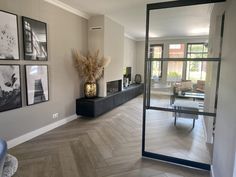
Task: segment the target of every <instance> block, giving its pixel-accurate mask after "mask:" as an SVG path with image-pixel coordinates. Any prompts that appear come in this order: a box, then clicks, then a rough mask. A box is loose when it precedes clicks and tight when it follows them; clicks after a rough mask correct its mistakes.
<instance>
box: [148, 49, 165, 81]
mask: <svg viewBox="0 0 236 177" xmlns="http://www.w3.org/2000/svg"><path fill="white" fill-rule="evenodd" d="M162 57H163V45H162V44H154V45H151V46H150V58H162ZM162 69H163V62H162V61H153V62H152V68H151V71H152V75H151V77H152V79H153V80H158V79H159V78H161V77H162Z"/></svg>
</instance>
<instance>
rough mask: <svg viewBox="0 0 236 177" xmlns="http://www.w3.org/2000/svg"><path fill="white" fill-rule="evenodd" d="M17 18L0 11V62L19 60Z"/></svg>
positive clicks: (14, 15)
mask: <svg viewBox="0 0 236 177" xmlns="http://www.w3.org/2000/svg"><path fill="white" fill-rule="evenodd" d="M17 19H18V16H17V15H16V14H12V13H9V12H5V11H1V10H0V60H19V58H20V54H19V40H18V20H17Z"/></svg>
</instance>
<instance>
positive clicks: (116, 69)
mask: <svg viewBox="0 0 236 177" xmlns="http://www.w3.org/2000/svg"><path fill="white" fill-rule="evenodd" d="M104 27H105V28H104V56H109V57H110V58H111V63H110V64H109V66H108V67H107V68H105V72H104V73H105V74H104V79H105V84H106V82H109V81H114V80H122V79H123V66H124V27H123V26H122V25H120V24H118V23H116V22H115V21H113V20H111V19H110V18H108V17H105V23H104ZM105 92H106V87H105Z"/></svg>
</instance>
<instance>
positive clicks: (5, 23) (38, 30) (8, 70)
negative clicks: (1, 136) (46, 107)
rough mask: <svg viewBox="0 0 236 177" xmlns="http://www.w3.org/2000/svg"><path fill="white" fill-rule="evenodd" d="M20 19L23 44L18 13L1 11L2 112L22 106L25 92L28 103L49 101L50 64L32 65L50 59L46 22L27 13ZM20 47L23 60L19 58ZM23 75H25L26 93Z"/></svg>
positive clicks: (0, 75)
mask: <svg viewBox="0 0 236 177" xmlns="http://www.w3.org/2000/svg"><path fill="white" fill-rule="evenodd" d="M21 20H22V38H23V46H22V47H20V42H19V29H18V15H16V14H14V13H11V12H6V11H3V10H0V112H4V111H9V110H12V109H16V108H21V107H22V98H23V97H22V95H25V99H26V103H27V104H26V105H27V106H30V105H34V104H39V103H43V102H47V101H49V78H48V72H49V71H48V65H46V64H38V63H35V64H32V62H35V61H46V62H47V61H48V50H47V24H46V23H44V22H41V21H38V20H34V19H31V18H28V17H24V16H22V18H21ZM21 48H22V49H23V50H22V51H23V57H24V60H20V58H21V57H20V49H21ZM10 61H11V62H10ZM9 62H10V64H8V63H9ZM17 62H18V63H17ZM28 62H30V63H28ZM22 63H23V65H24V67H23V66H22V67H21V65H20V64H22ZM23 69H24V72H23V71H21V70H23ZM21 75H25V77H23V78H24V79H25V82H24V83H25V88H26V89H25V92H23V91H22V85H21V80H22V79H21ZM22 93H23V94H22Z"/></svg>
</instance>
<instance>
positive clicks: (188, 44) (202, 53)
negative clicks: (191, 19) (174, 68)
mask: <svg viewBox="0 0 236 177" xmlns="http://www.w3.org/2000/svg"><path fill="white" fill-rule="evenodd" d="M190 45H203V47H205V45H208V43H206V42H189V43H187V44H186V58H190V57H188V56H189V54H190V55H191V54H201V55H202V57H201V58H205V57H203V55H204V54H207V55H208V50H207V52H204V48H203V51H202V52H191V51H190V52H189V50H188V49H189V46H190ZM206 58H207V57H206ZM193 61H194V58H193ZM185 67H186V68H185V69H186V70H185V72H186V73H185V80H187V79H189V78H187V77H188V71H187V70H188V62H186V66H185ZM202 70H203V63H202V62H201V77H200V80H202Z"/></svg>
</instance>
